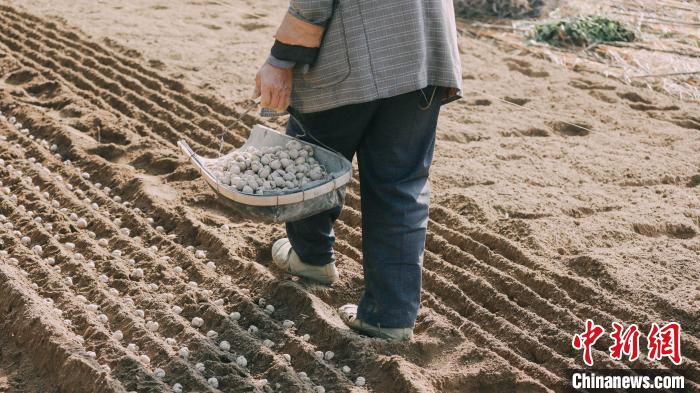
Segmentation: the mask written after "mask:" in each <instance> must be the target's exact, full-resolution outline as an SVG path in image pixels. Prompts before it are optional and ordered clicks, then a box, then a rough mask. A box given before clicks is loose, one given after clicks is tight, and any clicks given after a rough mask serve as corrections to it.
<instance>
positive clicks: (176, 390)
mask: <svg viewBox="0 0 700 393" xmlns="http://www.w3.org/2000/svg"><path fill="white" fill-rule="evenodd" d="M173 393H182V385H180V384H179V383H176V384H174V385H173Z"/></svg>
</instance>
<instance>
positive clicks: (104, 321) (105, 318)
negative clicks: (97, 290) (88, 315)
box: [97, 314, 109, 323]
mask: <svg viewBox="0 0 700 393" xmlns="http://www.w3.org/2000/svg"><path fill="white" fill-rule="evenodd" d="M97 320H98V321H100V322H102V323H107V322H108V321H109V318H108V317H107V316H106V315H104V314H100V315H98V316H97Z"/></svg>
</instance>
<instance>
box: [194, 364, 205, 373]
mask: <svg viewBox="0 0 700 393" xmlns="http://www.w3.org/2000/svg"><path fill="white" fill-rule="evenodd" d="M194 369H195V370H197V371H199V372H200V373H203V372H204V370H205V368H204V363H197V364H195V365H194Z"/></svg>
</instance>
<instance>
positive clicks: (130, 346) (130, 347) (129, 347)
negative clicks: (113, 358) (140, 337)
mask: <svg viewBox="0 0 700 393" xmlns="http://www.w3.org/2000/svg"><path fill="white" fill-rule="evenodd" d="M126 349H127V350H129V351H131V352H136V351H138V350H139V347H138V345H136V344H134V343H129V344H127V345H126Z"/></svg>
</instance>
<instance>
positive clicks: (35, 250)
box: [32, 244, 44, 256]
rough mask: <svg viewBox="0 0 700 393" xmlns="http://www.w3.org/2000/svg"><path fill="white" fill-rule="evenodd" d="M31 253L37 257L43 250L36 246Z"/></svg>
mask: <svg viewBox="0 0 700 393" xmlns="http://www.w3.org/2000/svg"><path fill="white" fill-rule="evenodd" d="M32 251H33V252H34V254H36V255H39V256H41V255H43V254H44V249H43V248H41V246H40V245H38V244H37V245H36V246H34V247H32Z"/></svg>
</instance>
